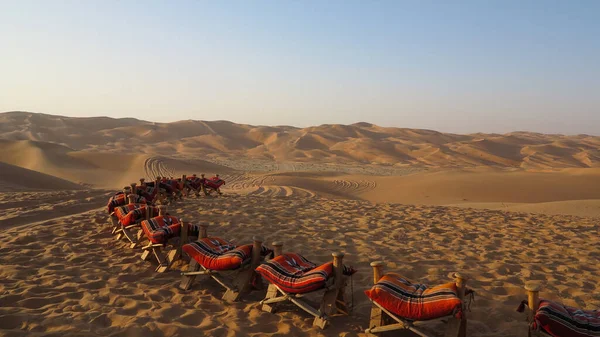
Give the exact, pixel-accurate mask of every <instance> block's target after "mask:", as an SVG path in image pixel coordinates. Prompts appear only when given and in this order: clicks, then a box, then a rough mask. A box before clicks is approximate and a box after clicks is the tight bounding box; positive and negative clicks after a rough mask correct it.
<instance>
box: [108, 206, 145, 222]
mask: <svg viewBox="0 0 600 337" xmlns="http://www.w3.org/2000/svg"><path fill="white" fill-rule="evenodd" d="M142 206H146V205H145V204H127V205H123V206H119V207H115V209H114V211H113V212H114V214H115V216H116V217H117V219H119V220H121V219H122V218H124V217H125V216H126V215H127V214H129V212H131V211H133V210H134V209H138V208H140V207H142Z"/></svg>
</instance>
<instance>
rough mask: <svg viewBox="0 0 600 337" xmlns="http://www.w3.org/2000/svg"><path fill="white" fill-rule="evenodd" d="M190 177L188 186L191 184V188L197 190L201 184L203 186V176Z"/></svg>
mask: <svg viewBox="0 0 600 337" xmlns="http://www.w3.org/2000/svg"><path fill="white" fill-rule="evenodd" d="M187 179H188V186H190V187H191V188H193V189H195V190H197V189H199V188H200V186H202V183H203V180H202V179H201V178H198V177H187Z"/></svg>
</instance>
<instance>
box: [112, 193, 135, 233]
mask: <svg viewBox="0 0 600 337" xmlns="http://www.w3.org/2000/svg"><path fill="white" fill-rule="evenodd" d="M123 194H125V199H126V200H127V199H128V198H129V195H130V194H131V186H125V187H123ZM108 220H109V221H110V224H111V226H112V229H111V231H110V233H111V234H113V235H114V234H115V232H116V231H117V230H118V229H119V228H120V226H119V219H118V218H117V217H116V216H115V212H114V211H113V212H112V213H110V214H109V215H108Z"/></svg>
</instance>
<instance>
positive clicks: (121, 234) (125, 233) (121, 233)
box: [114, 195, 160, 249]
mask: <svg viewBox="0 0 600 337" xmlns="http://www.w3.org/2000/svg"><path fill="white" fill-rule="evenodd" d="M129 197H130V198H129V203H130V204H132V203H133V202H132V199H133V196H132V195H129ZM141 207H145V208H146V212H145V213H144V215H143V216H142V218H140V219H138V220H136V221H135V223H133V224H131V225H127V226H124V225H123V224H121V223H120V221H119V222H118V226H119V228H118V229H117V230H116V231H114V234H115V235H116V237H115V239H116V240H117V241H119V240H121V239H122V238H125V239H127V241H129V248H131V249H134V248H136V247H137V245H138V244H139V241H140V239H141V238H142V235H141V234H143V232H142V229H141V223H142V221H144V220H148V219H151V218H153V217H155V216H158V215H159V214H160V212H159V214H155V213H154V211H153V210H152V209H153V208H154V206H152V205H151V204H145V205H141ZM136 228H137V229H138V232H137V234H136V235H134V234H133V233H131V230H134V229H136Z"/></svg>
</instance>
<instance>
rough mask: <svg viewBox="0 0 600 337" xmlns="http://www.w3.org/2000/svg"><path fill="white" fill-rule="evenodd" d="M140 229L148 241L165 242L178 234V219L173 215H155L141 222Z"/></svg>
mask: <svg viewBox="0 0 600 337" xmlns="http://www.w3.org/2000/svg"><path fill="white" fill-rule="evenodd" d="M141 227H142V230H143V231H144V234H146V237H147V238H148V240H150V242H152V243H156V244H165V243H167V241H168V240H169V239H170V238H172V237H174V236H177V235H178V234H179V229H180V225H179V219H177V218H176V217H174V216H170V215H166V216H156V217H154V218H152V219H148V220H144V221H142V223H141Z"/></svg>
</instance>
